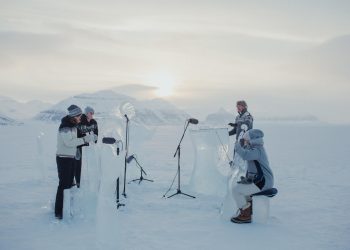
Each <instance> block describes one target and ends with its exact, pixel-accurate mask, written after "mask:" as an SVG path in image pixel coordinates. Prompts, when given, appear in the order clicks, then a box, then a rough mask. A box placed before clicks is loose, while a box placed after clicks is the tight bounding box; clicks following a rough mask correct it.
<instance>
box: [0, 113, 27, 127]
mask: <svg viewBox="0 0 350 250" xmlns="http://www.w3.org/2000/svg"><path fill="white" fill-rule="evenodd" d="M21 124H23V123H22V122H19V121H16V120H15V119H12V118H10V117H8V116H6V115H3V114H0V126H4V125H21Z"/></svg>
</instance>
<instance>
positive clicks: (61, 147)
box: [56, 127, 85, 158]
mask: <svg viewBox="0 0 350 250" xmlns="http://www.w3.org/2000/svg"><path fill="white" fill-rule="evenodd" d="M83 144H85V141H84V139H83V138H78V137H77V128H76V127H63V128H60V129H59V131H58V135H57V151H56V155H57V156H59V157H69V158H75V157H76V156H77V146H79V145H83Z"/></svg>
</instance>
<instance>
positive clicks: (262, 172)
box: [231, 129, 274, 223]
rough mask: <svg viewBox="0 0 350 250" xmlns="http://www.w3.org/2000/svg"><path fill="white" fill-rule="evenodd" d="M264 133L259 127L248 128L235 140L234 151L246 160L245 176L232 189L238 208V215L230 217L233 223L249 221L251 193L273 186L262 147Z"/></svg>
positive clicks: (272, 178)
mask: <svg viewBox="0 0 350 250" xmlns="http://www.w3.org/2000/svg"><path fill="white" fill-rule="evenodd" d="M263 137H264V133H263V132H262V131H261V130H259V129H251V130H248V131H247V132H246V133H245V134H244V135H243V138H242V139H241V140H240V141H239V142H236V144H235V151H236V153H237V154H239V155H240V156H241V157H242V159H243V160H246V161H248V168H247V172H246V177H241V181H239V182H237V185H236V186H235V187H234V189H233V198H234V200H235V201H236V204H237V207H238V208H239V211H240V213H239V215H238V216H234V217H232V218H231V221H232V222H234V223H250V222H251V215H252V207H253V204H252V198H251V195H252V194H254V193H258V192H260V191H264V190H267V189H270V188H272V187H273V182H274V177H273V173H272V170H271V169H270V166H269V161H268V158H267V154H266V151H265V148H264V141H263Z"/></svg>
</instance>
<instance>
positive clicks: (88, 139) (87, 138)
mask: <svg viewBox="0 0 350 250" xmlns="http://www.w3.org/2000/svg"><path fill="white" fill-rule="evenodd" d="M83 139H84V142H85V143H87V142H93V141H95V135H93V134H92V135H91V134H87V135H85V136H84V137H83Z"/></svg>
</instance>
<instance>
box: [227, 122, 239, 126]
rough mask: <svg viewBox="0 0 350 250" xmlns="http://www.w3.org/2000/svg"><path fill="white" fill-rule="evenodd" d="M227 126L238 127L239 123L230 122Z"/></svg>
mask: <svg viewBox="0 0 350 250" xmlns="http://www.w3.org/2000/svg"><path fill="white" fill-rule="evenodd" d="M227 125H229V126H231V127H236V126H237V123H232V122H230V123H229V124H227Z"/></svg>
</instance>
